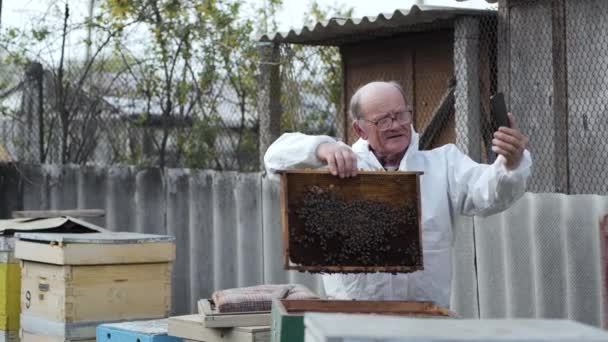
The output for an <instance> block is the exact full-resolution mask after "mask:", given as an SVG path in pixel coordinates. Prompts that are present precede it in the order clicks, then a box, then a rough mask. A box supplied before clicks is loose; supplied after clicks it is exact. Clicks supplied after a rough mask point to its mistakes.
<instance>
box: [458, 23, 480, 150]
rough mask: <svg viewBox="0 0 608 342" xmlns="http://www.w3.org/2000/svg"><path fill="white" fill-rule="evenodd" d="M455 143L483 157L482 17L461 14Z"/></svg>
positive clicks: (462, 148)
mask: <svg viewBox="0 0 608 342" xmlns="http://www.w3.org/2000/svg"><path fill="white" fill-rule="evenodd" d="M454 72H455V74H456V89H455V92H454V95H455V104H454V108H455V111H456V145H457V146H458V147H459V148H460V149H461V151H463V152H464V153H465V154H467V155H468V156H469V157H471V158H472V159H473V160H475V161H480V159H481V108H480V103H481V102H480V91H479V20H478V19H477V18H473V17H462V18H459V19H457V20H456V23H455V28H454Z"/></svg>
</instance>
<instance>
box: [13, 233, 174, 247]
mask: <svg viewBox="0 0 608 342" xmlns="http://www.w3.org/2000/svg"><path fill="white" fill-rule="evenodd" d="M15 237H16V238H18V239H19V240H30V241H42V242H57V243H95V244H133V243H147V242H163V241H174V240H175V238H174V237H173V236H169V235H152V234H140V233H130V232H103V233H86V234H71V233H65V234H64V233H58V234H56V233H17V234H15Z"/></svg>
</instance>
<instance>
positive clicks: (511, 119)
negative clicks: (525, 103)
mask: <svg viewBox="0 0 608 342" xmlns="http://www.w3.org/2000/svg"><path fill="white" fill-rule="evenodd" d="M507 116H508V117H509V123H510V124H511V128H512V129H514V130H516V131H518V130H519V126H518V125H517V121H516V120H515V115H513V113H507Z"/></svg>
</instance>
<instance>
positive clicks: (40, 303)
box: [21, 261, 171, 323]
mask: <svg viewBox="0 0 608 342" xmlns="http://www.w3.org/2000/svg"><path fill="white" fill-rule="evenodd" d="M21 292H22V296H21V311H22V315H24V314H27V315H31V316H32V317H38V318H43V319H46V320H48V321H52V322H64V323H75V322H97V321H106V322H107V321H117V320H136V319H153V318H162V317H166V316H167V315H168V314H169V310H170V305H171V264H170V263H154V264H133V265H104V266H57V265H50V264H42V263H36V262H28V261H25V262H22V274H21Z"/></svg>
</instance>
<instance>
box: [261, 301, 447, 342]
mask: <svg viewBox="0 0 608 342" xmlns="http://www.w3.org/2000/svg"><path fill="white" fill-rule="evenodd" d="M306 312H328V313H366V314H377V315H391V316H407V317H425V318H439V317H444V318H447V317H453V313H452V312H451V311H449V310H447V309H445V308H442V307H440V306H438V305H435V304H434V303H432V302H413V301H368V300H323V299H318V300H289V299H283V300H278V299H277V300H274V301H273V303H272V339H271V342H303V341H304V313H306Z"/></svg>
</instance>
